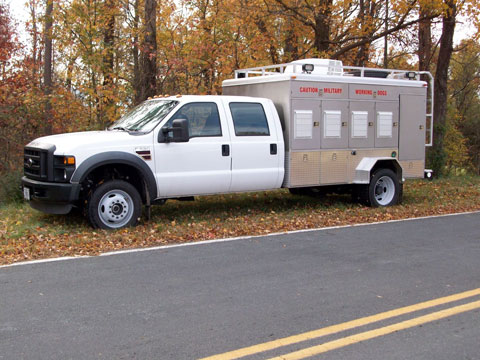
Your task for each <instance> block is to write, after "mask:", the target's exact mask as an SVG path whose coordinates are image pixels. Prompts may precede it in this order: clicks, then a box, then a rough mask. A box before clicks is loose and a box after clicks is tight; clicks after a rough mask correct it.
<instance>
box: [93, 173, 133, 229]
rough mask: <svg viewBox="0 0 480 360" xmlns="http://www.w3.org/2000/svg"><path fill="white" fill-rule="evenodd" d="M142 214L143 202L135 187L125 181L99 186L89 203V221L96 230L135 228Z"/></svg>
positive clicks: (112, 181)
mask: <svg viewBox="0 0 480 360" xmlns="http://www.w3.org/2000/svg"><path fill="white" fill-rule="evenodd" d="M141 212H142V201H141V199H140V194H139V193H138V191H137V189H135V187H134V186H133V185H132V184H130V183H128V182H126V181H123V180H110V181H107V182H105V183H103V184H101V185H100V186H98V187H97V188H96V189H95V190H94V191H93V193H92V195H91V196H90V200H89V201H88V220H89V221H90V223H91V224H92V226H93V227H94V228H100V229H120V228H123V227H128V226H135V225H136V224H137V222H138V220H139V218H140V215H141Z"/></svg>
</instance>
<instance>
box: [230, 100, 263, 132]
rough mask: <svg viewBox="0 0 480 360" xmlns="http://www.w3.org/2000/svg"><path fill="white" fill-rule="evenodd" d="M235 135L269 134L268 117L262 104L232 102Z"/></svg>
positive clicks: (231, 109)
mask: <svg viewBox="0 0 480 360" xmlns="http://www.w3.org/2000/svg"><path fill="white" fill-rule="evenodd" d="M230 111H231V112H232V118H233V125H234V127H235V135H237V136H269V135H270V130H269V129H268V123H267V117H266V116H265V111H264V110H263V106H262V104H259V103H233V102H232V103H230Z"/></svg>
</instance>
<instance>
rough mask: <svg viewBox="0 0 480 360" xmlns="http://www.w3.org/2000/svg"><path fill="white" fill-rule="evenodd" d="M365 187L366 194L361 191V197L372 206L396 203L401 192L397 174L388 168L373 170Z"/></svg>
mask: <svg viewBox="0 0 480 360" xmlns="http://www.w3.org/2000/svg"><path fill="white" fill-rule="evenodd" d="M367 189H368V192H367V194H365V193H363V194H362V197H363V199H364V200H367V203H368V205H370V206H372V207H379V206H391V205H395V204H398V202H399V201H400V197H401V192H402V187H401V185H400V182H399V181H398V177H397V175H396V174H395V173H394V172H393V171H392V170H390V169H379V170H377V171H375V172H374V173H373V176H372V177H371V178H370V184H369V185H368V187H365V190H367ZM365 197H367V199H365Z"/></svg>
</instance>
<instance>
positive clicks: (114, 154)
mask: <svg viewBox="0 0 480 360" xmlns="http://www.w3.org/2000/svg"><path fill="white" fill-rule="evenodd" d="M109 164H122V165H129V166H131V167H133V168H135V169H137V170H138V171H139V172H140V174H141V175H142V177H143V179H144V180H145V183H146V185H147V190H148V193H149V195H150V199H156V198H157V182H156V181H155V176H154V175H153V173H152V170H151V169H150V167H149V166H148V165H147V164H146V163H145V161H143V160H142V159H140V158H139V157H138V156H136V155H133V154H131V153H127V152H123V151H107V152H103V153H100V154H95V155H93V156H90V157H89V158H87V159H86V160H84V161H82V163H81V164H80V166H79V167H78V168H77V169H76V170H75V172H74V173H73V176H72V178H71V180H70V181H71V182H72V183H81V182H82V181H83V180H85V178H86V177H87V175H88V174H90V173H91V172H92V171H93V170H95V169H97V168H99V167H100V166H104V165H109ZM79 191H80V187H78V192H79ZM78 196H79V194H76V198H77V199H78Z"/></svg>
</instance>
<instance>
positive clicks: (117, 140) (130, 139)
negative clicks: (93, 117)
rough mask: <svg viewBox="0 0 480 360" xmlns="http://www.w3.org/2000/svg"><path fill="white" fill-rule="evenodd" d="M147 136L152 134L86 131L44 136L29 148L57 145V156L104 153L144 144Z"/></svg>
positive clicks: (30, 144)
mask: <svg viewBox="0 0 480 360" xmlns="http://www.w3.org/2000/svg"><path fill="white" fill-rule="evenodd" d="M145 136H151V134H145V135H130V134H129V133H128V132H126V131H119V130H112V131H84V132H76V133H67V134H59V135H51V136H44V137H41V138H38V139H35V140H33V141H32V142H30V143H29V144H28V145H27V146H32V147H39V146H41V145H42V144H50V145H55V147H56V150H55V154H56V155H71V154H73V153H76V152H77V151H78V149H81V152H83V153H85V152H89V151H92V150H95V149H96V150H98V149H102V151H109V150H114V149H118V148H119V147H125V145H127V144H132V143H138V142H144V141H145ZM140 139H142V140H143V141H142V140H140ZM139 140H140V141H139ZM76 150H77V151H76Z"/></svg>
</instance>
